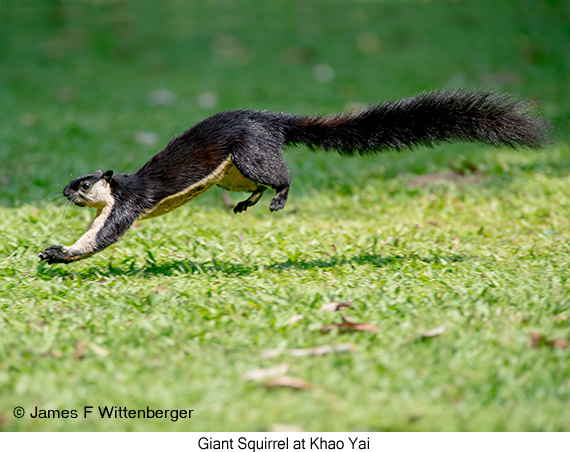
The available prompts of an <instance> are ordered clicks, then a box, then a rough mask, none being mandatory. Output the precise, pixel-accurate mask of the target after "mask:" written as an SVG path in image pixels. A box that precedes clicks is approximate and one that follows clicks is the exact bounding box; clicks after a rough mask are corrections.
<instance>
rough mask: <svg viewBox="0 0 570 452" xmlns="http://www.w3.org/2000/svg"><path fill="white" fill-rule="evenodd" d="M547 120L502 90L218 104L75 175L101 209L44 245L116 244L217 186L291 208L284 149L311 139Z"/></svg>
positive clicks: (510, 131) (517, 137) (86, 197)
mask: <svg viewBox="0 0 570 452" xmlns="http://www.w3.org/2000/svg"><path fill="white" fill-rule="evenodd" d="M548 129H549V127H548V125H547V124H546V123H545V122H544V121H543V120H541V119H540V118H539V117H538V116H536V115H535V114H533V113H532V109H531V108H530V106H529V105H528V104H527V103H525V102H523V101H520V100H517V99H516V98H515V97H513V96H511V95H506V94H498V93H495V92H464V91H461V90H457V91H435V92H428V93H422V94H419V95H417V96H415V97H410V98H404V99H400V100H397V101H393V102H383V103H380V104H376V105H373V106H371V107H369V108H367V109H365V110H363V111H361V112H357V113H340V114H335V115H330V116H296V115H291V114H285V113H271V112H266V111H254V110H237V111H225V112H221V113H217V114H215V115H213V116H211V117H209V118H207V119H205V120H203V121H201V122H199V123H198V124H196V125H194V126H193V127H191V128H189V129H188V130H186V131H185V132H183V133H182V134H181V135H179V136H177V137H175V138H173V139H172V140H171V141H170V143H168V145H167V146H166V147H165V148H164V149H163V150H162V151H160V152H159V153H158V154H156V155H155V156H154V157H152V158H151V159H150V160H149V161H148V162H147V163H146V164H145V165H144V166H143V167H142V168H140V169H139V170H138V171H137V172H135V173H133V174H114V173H113V171H110V170H109V171H102V170H98V171H96V172H95V173H93V174H88V175H86V176H82V177H79V178H77V179H74V180H73V181H71V182H70V183H69V184H68V185H67V186H66V187H65V189H64V190H63V194H64V196H65V197H66V198H67V199H68V200H69V201H70V202H73V203H75V204H76V205H78V206H81V207H93V208H95V209H97V215H96V216H95V218H94V220H93V221H92V222H91V224H90V225H89V227H88V229H87V231H86V232H85V233H84V234H83V235H82V236H81V237H80V238H79V239H78V240H77V241H76V242H75V243H74V244H73V245H71V246H57V245H56V246H50V247H49V248H47V249H46V250H45V251H43V252H41V253H39V255H38V256H39V258H40V259H41V260H45V261H47V262H48V263H49V264H52V263H56V262H62V263H69V262H72V261H76V260H79V259H84V258H86V257H89V256H91V255H93V254H95V253H97V252H99V251H102V250H103V249H105V248H107V247H108V246H109V245H111V244H113V243H115V242H116V241H117V240H119V238H121V236H123V234H125V232H127V230H128V229H129V228H130V227H131V225H132V224H133V223H134V222H135V220H137V219H146V218H152V217H157V216H159V215H164V214H165V213H168V212H170V211H171V210H174V209H176V208H177V207H180V206H182V205H183V204H186V203H187V202H189V201H191V200H192V199H194V198H196V197H197V196H199V195H201V194H202V193H204V192H205V191H207V190H208V189H210V188H211V187H213V186H214V185H218V186H220V187H222V188H224V189H226V190H232V191H243V192H249V193H251V196H250V197H249V198H247V199H246V200H245V201H242V202H240V203H238V204H237V205H236V206H235V208H234V212H235V213H238V212H244V211H245V210H247V209H248V208H249V207H251V206H253V205H255V204H256V203H257V202H258V201H259V200H260V198H261V197H262V195H263V193H264V192H265V190H266V189H267V188H271V189H273V190H275V192H276V195H275V197H274V198H273V199H272V200H271V203H270V205H269V209H270V210H271V211H272V212H274V211H276V210H280V209H283V207H285V202H286V201H287V196H288V194H289V188H290V185H291V176H290V174H289V170H288V168H287V164H286V163H285V160H283V156H282V150H283V149H284V148H285V147H286V146H287V145H290V144H293V145H297V144H304V145H307V146H309V147H311V148H314V147H317V148H320V149H323V150H325V151H331V150H336V151H337V152H339V153H340V154H343V155H347V156H354V155H363V154H371V153H377V152H382V151H384V150H401V149H404V148H414V147H416V146H420V145H424V146H433V145H434V144H436V143H440V142H452V141H474V142H482V143H486V144H490V145H495V146H507V147H511V148H520V147H527V148H540V147H541V145H542V144H544V143H545V142H546V141H547V135H548Z"/></svg>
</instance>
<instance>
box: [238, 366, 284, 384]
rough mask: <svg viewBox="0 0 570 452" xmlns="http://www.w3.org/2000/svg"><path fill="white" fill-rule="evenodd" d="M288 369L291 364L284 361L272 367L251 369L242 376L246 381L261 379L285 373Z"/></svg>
mask: <svg viewBox="0 0 570 452" xmlns="http://www.w3.org/2000/svg"><path fill="white" fill-rule="evenodd" d="M288 369H289V366H288V365H287V364H285V363H282V364H278V365H276V366H272V367H264V368H263V369H253V370H250V371H248V372H246V373H245V374H243V376H242V378H243V379H244V380H245V381H261V380H265V379H267V378H272V377H277V376H280V375H283V374H284V373H285V372H287V370H288Z"/></svg>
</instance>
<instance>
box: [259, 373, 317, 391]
mask: <svg viewBox="0 0 570 452" xmlns="http://www.w3.org/2000/svg"><path fill="white" fill-rule="evenodd" d="M263 384H264V386H267V387H268V388H292V389H299V390H307V389H312V386H311V385H310V384H309V383H307V382H306V381H305V380H303V379H302V378H297V377H291V376H290V375H278V376H277V377H273V378H269V379H267V380H263Z"/></svg>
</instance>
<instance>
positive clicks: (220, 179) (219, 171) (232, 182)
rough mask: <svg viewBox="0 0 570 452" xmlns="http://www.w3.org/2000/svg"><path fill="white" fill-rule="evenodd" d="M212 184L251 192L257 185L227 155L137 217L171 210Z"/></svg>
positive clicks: (153, 215)
mask: <svg viewBox="0 0 570 452" xmlns="http://www.w3.org/2000/svg"><path fill="white" fill-rule="evenodd" d="M214 185H219V186H220V187H222V188H225V189H226V190H231V191H246V192H253V191H255V190H256V189H257V185H256V184H255V183H253V182H251V181H250V180H248V179H246V178H245V176H244V175H243V174H241V173H240V172H239V171H238V169H237V168H236V167H235V166H234V164H233V162H232V159H231V157H228V158H227V159H226V160H224V162H223V163H222V164H221V165H220V166H218V167H217V168H216V169H215V170H214V171H212V172H211V173H210V174H209V175H208V176H206V177H205V178H204V179H202V180H200V181H198V182H196V183H195V184H192V185H191V186H190V187H188V188H186V189H184V190H182V191H181V192H179V193H175V194H174V195H171V196H168V197H167V198H164V199H163V200H162V201H160V202H159V203H158V204H157V205H156V206H154V207H153V208H152V209H150V210H148V211H147V212H145V213H144V214H143V215H142V216H140V217H139V219H141V220H146V219H148V218H154V217H158V216H160V215H164V214H166V213H168V212H171V211H172V210H174V209H177V208H178V207H180V206H183V205H184V204H186V203H188V202H190V201H192V200H193V199H194V198H196V197H198V196H200V195H201V194H203V193H205V192H206V191H208V190H209V189H210V188H212V186H214Z"/></svg>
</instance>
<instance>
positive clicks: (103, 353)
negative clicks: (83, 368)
mask: <svg viewBox="0 0 570 452" xmlns="http://www.w3.org/2000/svg"><path fill="white" fill-rule="evenodd" d="M89 348H90V349H91V351H92V352H93V353H95V354H96V355H99V356H102V357H105V356H108V355H109V350H107V349H106V348H103V347H101V346H99V345H97V344H89Z"/></svg>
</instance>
